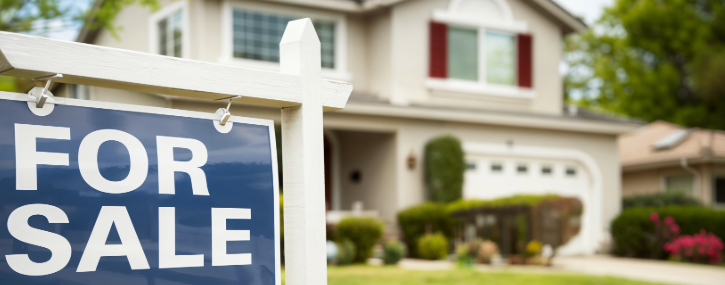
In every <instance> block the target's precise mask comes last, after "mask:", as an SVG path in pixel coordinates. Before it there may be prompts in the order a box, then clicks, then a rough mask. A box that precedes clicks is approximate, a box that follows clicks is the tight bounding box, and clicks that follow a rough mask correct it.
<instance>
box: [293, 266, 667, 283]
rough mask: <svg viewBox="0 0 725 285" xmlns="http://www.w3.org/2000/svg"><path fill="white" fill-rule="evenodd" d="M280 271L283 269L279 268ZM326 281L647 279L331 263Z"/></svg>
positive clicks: (618, 281) (418, 281)
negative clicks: (429, 269)
mask: <svg viewBox="0 0 725 285" xmlns="http://www.w3.org/2000/svg"><path fill="white" fill-rule="evenodd" d="M283 275H284V272H283ZM327 282H328V284H329V285H370V284H375V285H408V284H425V285H438V284H440V285H444V284H445V285H448V284H456V285H474V284H475V285H488V284H496V285H506V284H527V285H549V284H565V285H573V284H577V285H579V284H582V285H588V284H589V285H608V284H617V285H647V284H655V283H647V282H640V281H633V280H627V279H621V278H615V277H602V276H589V275H570V274H529V273H505V272H501V273H499V272H496V273H492V272H479V271H475V270H473V269H454V270H446V271H409V270H403V269H400V268H398V267H394V266H385V267H373V266H362V265H360V266H346V267H337V266H331V267H328V269H327Z"/></svg>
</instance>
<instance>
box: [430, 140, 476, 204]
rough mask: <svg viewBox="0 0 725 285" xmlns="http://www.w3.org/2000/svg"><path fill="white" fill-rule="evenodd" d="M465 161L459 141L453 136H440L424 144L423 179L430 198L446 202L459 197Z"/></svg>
mask: <svg viewBox="0 0 725 285" xmlns="http://www.w3.org/2000/svg"><path fill="white" fill-rule="evenodd" d="M464 171H466V162H465V160H464V157H463V149H462V148H461V142H460V141H459V140H458V139H457V138H455V137H453V136H441V137H438V138H435V139H433V140H431V141H430V142H428V144H427V145H426V146H425V180H426V184H427V186H428V190H429V191H430V198H431V200H433V201H435V202H440V203H447V202H451V201H455V200H458V199H460V198H461V194H462V191H463V172H464Z"/></svg>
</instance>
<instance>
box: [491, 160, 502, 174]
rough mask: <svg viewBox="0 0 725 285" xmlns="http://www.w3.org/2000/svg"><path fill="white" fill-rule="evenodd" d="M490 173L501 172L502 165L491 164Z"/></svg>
mask: <svg viewBox="0 0 725 285" xmlns="http://www.w3.org/2000/svg"><path fill="white" fill-rule="evenodd" d="M491 172H493V173H501V172H503V165H502V164H501V163H500V162H494V163H491Z"/></svg>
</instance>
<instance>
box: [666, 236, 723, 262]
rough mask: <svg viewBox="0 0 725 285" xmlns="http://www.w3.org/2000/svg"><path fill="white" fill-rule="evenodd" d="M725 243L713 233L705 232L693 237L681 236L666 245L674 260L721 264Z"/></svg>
mask: <svg viewBox="0 0 725 285" xmlns="http://www.w3.org/2000/svg"><path fill="white" fill-rule="evenodd" d="M722 250H723V243H722V240H721V239H720V238H718V237H717V236H715V235H714V234H713V233H706V232H705V230H702V231H700V233H699V234H694V235H692V236H681V237H678V238H676V239H674V240H673V241H671V242H668V243H666V244H665V251H667V252H668V253H669V254H670V255H671V256H672V257H673V259H676V260H684V261H690V262H697V263H710V264H720V261H721V253H722Z"/></svg>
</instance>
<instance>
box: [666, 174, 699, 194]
mask: <svg viewBox="0 0 725 285" xmlns="http://www.w3.org/2000/svg"><path fill="white" fill-rule="evenodd" d="M694 179H695V178H694V177H693V176H692V175H671V176H665V191H667V192H682V193H686V194H690V193H692V185H693V182H694V181H695V180H694Z"/></svg>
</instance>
